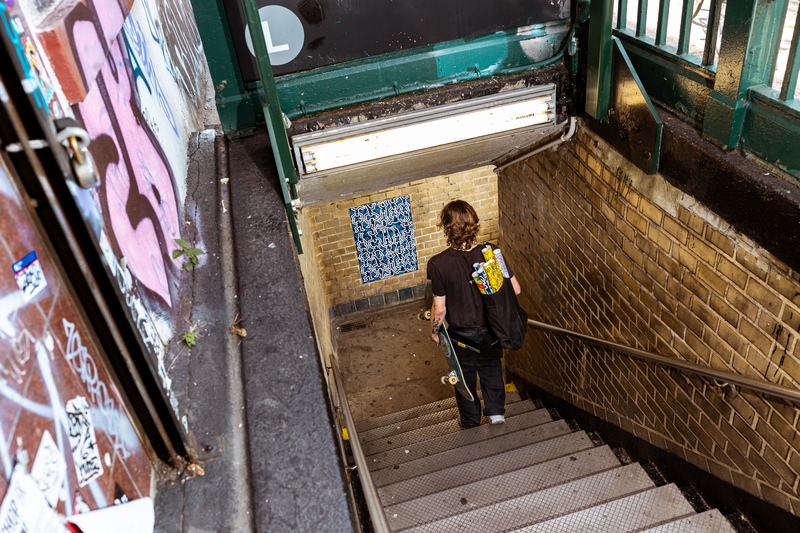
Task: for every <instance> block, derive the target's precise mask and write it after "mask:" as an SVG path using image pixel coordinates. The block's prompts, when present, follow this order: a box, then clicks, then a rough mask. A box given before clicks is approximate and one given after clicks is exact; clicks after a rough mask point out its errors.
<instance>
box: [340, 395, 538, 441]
mask: <svg viewBox="0 0 800 533" xmlns="http://www.w3.org/2000/svg"><path fill="white" fill-rule="evenodd" d="M505 407H506V417H509V416H515V415H518V414H520V413H524V412H528V411H534V410H536V405H535V404H534V403H533V402H531V401H530V400H524V401H520V402H510V403H509V402H506V405H505ZM452 420H456V421H458V420H459V418H458V407H452V408H450V409H443V410H441V411H437V412H434V413H428V414H425V415H422V416H418V417H416V418H411V419H409V420H403V421H402V422H393V423H391V424H388V425H386V426H381V427H377V428H373V429H370V430H368V431H364V432H362V431H361V430H359V431H358V436H359V438H360V439H361V444H362V445H363V444H364V443H367V442H372V441H375V440H378V439H384V438H388V437H392V436H394V435H399V434H401V433H406V432H408V431H413V430H415V429H420V428H425V427H430V426H433V425H436V424H439V423H442V422H449V421H452ZM356 427H358V426H356Z"/></svg>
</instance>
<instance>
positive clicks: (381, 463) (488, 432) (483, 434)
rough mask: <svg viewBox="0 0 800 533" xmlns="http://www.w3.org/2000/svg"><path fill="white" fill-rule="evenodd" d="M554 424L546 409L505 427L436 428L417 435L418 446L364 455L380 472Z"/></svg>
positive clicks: (508, 422)
mask: <svg viewBox="0 0 800 533" xmlns="http://www.w3.org/2000/svg"><path fill="white" fill-rule="evenodd" d="M552 420H553V419H552V417H551V416H550V413H548V412H547V410H546V409H537V410H535V411H529V412H527V413H523V414H520V415H517V416H512V417H509V418H507V419H506V422H505V424H498V425H490V424H482V425H481V426H478V427H476V428H472V429H466V430H464V429H461V428H460V426H458V425H457V424H458V421H454V422H455V424H456V426H455V427H456V429H453V430H452V431H447V432H441V431H439V432H437V430H438V429H440V428H433V429H432V430H431V431H430V432H429V433H428V434H426V433H425V432H420V433H419V434H418V435H417V437H419V438H420V440H419V441H417V442H411V443H409V444H406V445H402V444H398V445H395V446H393V447H390V449H386V450H373V451H371V452H370V451H368V447H367V446H362V447H363V448H364V454H365V455H366V456H367V463H368V464H369V467H370V469H371V470H377V469H380V468H385V467H387V466H392V465H395V464H399V463H402V462H405V461H411V460H413V459H418V458H420V457H427V456H429V455H433V454H435V453H440V452H443V451H445V450H449V449H452V448H458V447H460V446H466V445H468V444H473V443H475V442H478V441H482V440H486V439H489V438H492V437H498V436H501V435H505V434H508V433H512V432H514V431H519V430H522V429H526V428H529V427H532V426H538V425H541V424H546V423H548V422H552ZM424 436H429V437H431V438H429V439H428V440H422V439H421V438H422V437H424ZM393 442H394V441H393Z"/></svg>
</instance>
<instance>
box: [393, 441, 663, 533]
mask: <svg viewBox="0 0 800 533" xmlns="http://www.w3.org/2000/svg"><path fill="white" fill-rule="evenodd" d="M599 449H600V448H595V449H593V450H590V451H594V450H599ZM601 453H608V452H607V451H606V452H601ZM579 463H580V461H570V460H569V459H567V463H566V465H569V468H581V467H580V465H579ZM492 481H493V480H488V481H485V482H483V483H482V484H481V485H480V487H479V488H480V493H481V494H487V493H488V494H491V493H492V492H493V491H495V490H498V488H497V487H496V485H493V484H491V483H492ZM650 488H653V482H652V481H651V480H650V478H649V477H648V476H647V474H646V473H645V471H644V470H643V469H642V467H641V466H639V465H638V464H630V465H625V466H620V467H617V468H613V469H611V470H606V471H603V472H600V473H597V474H594V475H591V476H587V477H582V478H580V479H575V480H574V481H569V482H567V483H562V484H560V485H557V486H553V487H549V488H545V489H543V490H538V491H536V492H529V493H527V494H524V495H521V496H518V497H516V498H511V499H507V500H504V501H499V502H497V503H495V504H492V505H488V506H485V507H478V506H477V505H475V506H474V507H473V506H472V505H471V500H470V499H467V498H465V499H464V500H461V499H460V498H461V497H460V496H459V500H458V503H459V504H460V506H461V511H460V512H461V514H458V515H453V516H450V517H448V518H444V519H442V520H437V521H434V522H428V523H426V524H422V525H419V526H416V527H413V528H410V529H405V530H404V531H409V532H411V531H413V532H415V533H417V532H430V533H441V532H444V531H447V532H451V531H479V532H481V533H492V532H500V531H509V530H512V529H514V528H519V527H522V526H526V525H528V524H531V523H533V522H537V521H543V520H548V519H550V518H554V517H557V516H562V515H566V514H568V513H572V512H574V511H577V510H580V509H585V508H586V507H591V506H594V505H597V504H598V503H601V502H604V501H608V500H612V499H615V498H619V497H621V496H626V495H629V494H633V493H636V492H640V491H643V490H647V489H650ZM533 490H536V489H533ZM456 494H457V493H456ZM471 497H472V498H475V497H476V496H474V495H472V496H471ZM387 518H388V520H389V524H390V526H391V525H392V524H393V523H395V522H399V520H400V519H401V516H400V514H399V513H394V512H391V511H390V512H388V513H387ZM392 529H393V531H400V528H392ZM550 531H569V533H575V532H581V531H582V530H581V529H580V528H576V529H570V530H557V529H553V530H550ZM608 531H611V530H608Z"/></svg>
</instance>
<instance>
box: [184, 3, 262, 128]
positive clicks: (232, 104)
mask: <svg viewBox="0 0 800 533" xmlns="http://www.w3.org/2000/svg"><path fill="white" fill-rule="evenodd" d="M192 10H193V11H194V18H195V20H196V22H197V30H198V32H199V33H200V39H201V40H202V41H203V49H204V51H205V55H206V60H207V61H208V69H209V71H210V72H211V80H212V81H213V83H214V91H215V95H216V101H217V112H218V113H219V119H220V123H221V124H222V127H223V129H224V130H225V133H226V134H228V135H235V134H242V133H246V132H248V131H251V130H253V129H254V128H255V125H256V123H255V113H254V109H253V104H252V101H251V99H250V97H249V95H248V94H247V88H246V87H245V84H244V82H243V80H242V75H241V72H240V71H239V61H238V59H237V58H236V50H235V49H234V47H233V38H232V37H231V31H230V28H229V26H228V18H227V17H228V16H227V14H226V12H225V6H224V5H223V3H222V0H192Z"/></svg>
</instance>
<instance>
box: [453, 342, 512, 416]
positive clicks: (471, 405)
mask: <svg viewBox="0 0 800 533" xmlns="http://www.w3.org/2000/svg"><path fill="white" fill-rule="evenodd" d="M450 330H451V331H452V333H453V334H454V335H456V336H458V337H459V338H461V339H465V340H467V341H470V344H473V345H476V346H480V349H481V351H480V353H478V352H474V351H472V350H470V349H468V348H462V347H460V346H458V345H455V343H453V344H454V346H453V347H454V348H455V351H456V356H457V357H458V363H459V364H460V365H461V371H462V372H463V373H464V384H465V385H466V386H467V388H468V389H469V391H470V392H471V393H472V397H473V398H475V400H474V401H472V402H470V401H469V400H467V399H466V398H464V397H463V396H462V395H461V393H459V392H458V391H456V404H457V405H458V413H459V416H460V418H461V427H463V428H464V429H469V428H473V427H476V426H479V425H481V401H480V400H479V399H478V391H477V382H478V376H480V378H481V391H482V392H483V405H484V408H483V414H484V415H486V416H490V415H502V414H505V412H506V408H505V403H506V388H505V383H503V366H502V361H503V359H502V357H503V349H502V348H500V347H499V346H491V342H492V336H491V333H490V332H489V329H488V328H487V327H485V326H482V327H479V328H475V329H460V328H450Z"/></svg>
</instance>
